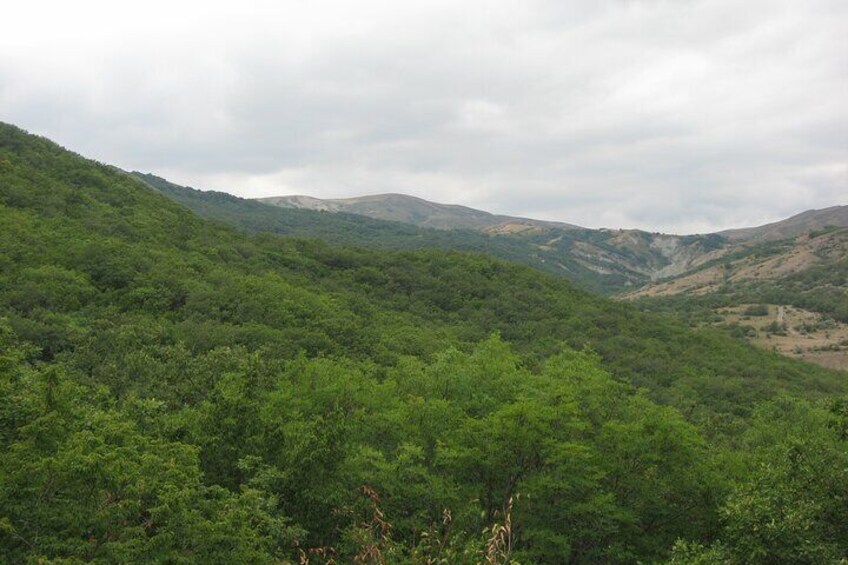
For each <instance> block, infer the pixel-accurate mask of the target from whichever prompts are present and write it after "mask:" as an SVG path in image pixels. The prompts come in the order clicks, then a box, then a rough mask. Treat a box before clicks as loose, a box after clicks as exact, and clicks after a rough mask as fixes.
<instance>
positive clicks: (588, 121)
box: [0, 0, 848, 233]
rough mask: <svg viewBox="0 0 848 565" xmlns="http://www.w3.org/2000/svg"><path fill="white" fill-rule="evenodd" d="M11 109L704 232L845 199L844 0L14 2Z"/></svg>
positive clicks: (188, 169) (423, 186)
mask: <svg viewBox="0 0 848 565" xmlns="http://www.w3.org/2000/svg"><path fill="white" fill-rule="evenodd" d="M0 120H2V121H6V122H11V123H14V124H16V125H18V126H20V127H22V128H24V129H27V130H29V131H31V132H33V133H38V134H41V135H44V136H47V137H50V138H51V139H53V140H55V141H57V142H59V143H61V144H62V145H64V146H66V147H68V148H70V149H72V150H74V151H76V152H78V153H81V154H83V155H85V156H87V157H91V158H95V159H98V160H100V161H104V162H107V163H111V164H115V165H118V166H120V167H123V168H126V169H131V170H132V169H135V170H140V171H144V172H153V173H155V174H159V175H161V176H164V177H165V178H167V179H169V180H171V181H173V182H177V183H179V184H187V185H191V186H194V187H196V188H203V189H215V190H223V191H226V192H231V193H233V194H237V195H239V196H246V197H253V196H271V195H283V194H307V195H311V196H316V197H322V198H334V197H345V196H357V195H362V194H373V193H380V192H402V193H407V194H413V195H416V196H420V197H423V198H427V199H430V200H435V201H437V202H446V203H456V204H464V205H467V206H472V207H475V208H480V209H484V210H488V211H492V212H498V213H506V214H513V215H521V216H529V217H534V218H543V219H554V220H562V221H566V222H571V223H576V224H580V225H584V226H589V227H601V226H604V227H638V228H643V229H649V230H653V231H665V232H675V233H695V232H707V231H713V230H717V229H721V228H727V227H738V226H743V225H755V224H761V223H764V222H766V221H771V220H775V219H779V218H782V217H786V216H789V215H791V214H794V213H797V212H800V211H803V210H806V209H809V208H822V207H827V206H832V205H836V204H848V2H846V1H845V0H701V1H699V0H642V1H640V0H606V1H604V0H586V1H539V2H535V1H530V0H521V1H515V2H510V1H503V0H479V1H477V0H474V1H462V0H427V1H417V0H416V1H409V0H407V1H403V2H399V1H397V0H394V1H389V0H385V1H381V0H377V1H372V0H352V1H348V2H342V1H322V0H317V1H316V0H310V1H308V2H307V1H297V0H291V1H268V2H253V1H249V0H240V1H237V2H208V1H207V2H196V3H195V2H180V1H177V0H169V1H167V2H163V1H158V0H153V1H150V0H148V1H146V2H133V3H124V2H116V1H114V0H112V1H103V2H88V1H75V2H68V1H62V2H43V1H38V0H28V1H26V2H10V3H8V5H6V6H4V9H3V16H2V21H1V22H0Z"/></svg>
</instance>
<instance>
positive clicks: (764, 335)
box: [716, 304, 848, 371]
mask: <svg viewBox="0 0 848 565" xmlns="http://www.w3.org/2000/svg"><path fill="white" fill-rule="evenodd" d="M751 306H752V305H749V304H743V305H740V306H734V307H732V308H720V309H718V310H717V311H716V313H717V314H719V315H720V316H721V317H722V318H723V322H718V323H719V324H730V325H736V324H738V326H739V328H738V330H737V331H738V333H740V334H744V335H745V337H746V339H747V340H748V341H749V342H750V343H752V344H753V345H756V346H758V347H762V348H764V349H771V350H773V351H776V352H778V353H781V354H783V355H786V356H787V357H793V358H796V359H803V360H805V361H809V362H811V363H816V364H817V365H821V366H823V367H828V368H831V369H839V370H842V371H848V325H846V324H842V323H839V322H836V321H834V320H832V319H830V318H825V317H824V316H822V315H821V314H817V313H815V312H810V311H808V310H803V309H801V308H796V307H794V306H785V305H775V304H769V305H768V315H766V316H753V315H749V314H746V311H749V309H750V308H751Z"/></svg>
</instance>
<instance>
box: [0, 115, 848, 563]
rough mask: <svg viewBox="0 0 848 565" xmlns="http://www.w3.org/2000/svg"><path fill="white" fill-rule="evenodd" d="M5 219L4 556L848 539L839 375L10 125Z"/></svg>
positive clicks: (566, 557) (351, 552)
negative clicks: (129, 170) (258, 206)
mask: <svg viewBox="0 0 848 565" xmlns="http://www.w3.org/2000/svg"><path fill="white" fill-rule="evenodd" d="M0 222H1V223H0V225H2V229H0V250H2V252H0V319H2V322H0V452H1V453H3V457H2V458H0V560H3V561H7V562H11V563H18V562H45V563H75V562H101V563H112V562H175V563H177V562H187V563H188V562H203V563H217V562H220V563H237V562H246V563H263V562H267V563H287V562H292V563H294V562H297V561H298V559H306V558H309V559H310V562H312V563H316V562H323V561H322V559H324V560H326V558H322V554H326V555H335V559H336V561H337V562H340V563H351V562H359V563H380V562H385V563H400V564H403V563H420V564H424V563H456V564H464V563H468V564H471V563H478V562H487V561H486V559H489V558H490V557H491V559H490V560H489V561H488V562H497V563H504V562H506V561H505V559H507V554H509V557H508V558H509V559H511V561H509V562H512V563H519V562H520V563H522V564H525V565H527V564H533V563H539V564H541V563H637V562H643V563H646V562H661V561H664V560H667V559H672V560H675V561H677V562H687V560H696V559H698V560H701V562H715V563H726V562H729V563H757V562H774V563H827V562H833V563H838V562H839V559H840V558H841V557H843V556H844V555H845V553H846V548H848V541H846V540H848V532H846V530H845V526H844V524H846V523H848V511H847V510H846V506H845V500H846V499H848V498H846V496H848V493H846V492H845V487H844V485H845V484H848V480H846V478H848V477H845V472H844V469H845V468H846V449H847V447H846V441H848V440H847V439H846V429H848V428H846V416H845V414H846V410H845V408H844V401H843V402H842V403H840V402H839V401H838V398H839V397H840V395H844V394H845V392H846V383H845V378H844V374H840V373H836V372H830V371H826V370H824V369H820V368H816V367H813V366H809V365H806V364H803V363H800V362H795V361H791V360H788V359H784V358H781V357H778V356H777V355H774V354H772V353H769V352H763V351H759V350H755V349H753V348H751V347H748V346H746V345H745V344H743V343H740V342H737V341H735V340H733V339H730V338H728V337H726V336H724V335H723V334H720V333H716V332H709V331H692V330H689V329H688V328H686V327H685V325H684V324H682V323H679V322H676V321H674V320H673V319H672V318H670V317H661V316H656V315H649V314H644V313H640V312H638V311H636V310H635V309H633V308H631V307H629V306H627V305H621V304H615V303H613V302H610V301H607V300H605V299H603V298H599V297H595V296H592V295H589V294H586V293H584V292H582V291H580V290H577V289H575V288H574V287H573V286H571V285H570V284H569V283H567V282H565V281H563V280H560V279H556V278H554V277H551V276H547V275H544V274H542V273H539V272H536V271H534V270H532V269H529V268H527V267H522V266H517V265H513V264H510V263H506V262H503V261H499V260H495V259H491V258H488V257H486V256H483V255H474V254H462V253H448V252H443V251H407V252H387V251H382V252H378V251H366V250H361V249H354V248H334V247H331V246H327V245H326V244H323V243H320V242H316V241H311V240H302V239H290V238H281V237H278V236H274V235H269V234H264V235H254V236H251V235H245V234H241V233H238V232H236V231H234V230H233V229H231V228H229V227H226V226H223V225H221V224H216V223H212V222H210V221H207V220H202V219H200V218H198V217H197V216H195V215H194V214H193V213H191V212H189V211H188V210H186V209H184V208H182V207H180V206H179V205H177V204H174V203H172V202H170V201H168V200H167V199H165V198H164V197H162V196H161V195H159V194H157V193H155V192H154V191H152V190H150V189H149V187H147V186H145V185H144V184H142V183H140V182H139V181H138V180H136V179H134V178H132V177H130V176H128V175H126V174H124V173H121V172H119V171H115V170H114V169H111V168H109V167H106V166H103V165H98V164H96V163H92V162H90V161H86V160H84V159H82V158H80V157H78V156H75V155H73V154H70V153H68V152H66V151H64V150H62V149H60V148H59V147H57V146H55V145H54V144H52V143H50V142H48V141H46V140H43V139H39V138H34V137H32V136H29V135H27V134H25V133H23V132H21V131H20V130H17V129H16V128H13V127H10V126H0ZM501 542H504V543H501ZM506 542H508V543H506ZM492 559H499V561H498V560H495V561H493V560H492ZM711 559H712V561H710V560H711Z"/></svg>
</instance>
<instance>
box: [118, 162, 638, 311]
mask: <svg viewBox="0 0 848 565" xmlns="http://www.w3.org/2000/svg"><path fill="white" fill-rule="evenodd" d="M132 174H133V175H134V176H135V177H137V178H139V179H141V180H143V181H144V182H145V183H147V184H149V185H150V186H152V187H153V188H155V189H156V190H158V191H159V192H161V193H162V194H164V195H165V196H167V197H168V198H171V199H172V200H175V201H176V202H179V203H180V204H182V205H183V206H185V207H187V208H189V209H190V210H193V211H194V212H196V213H197V214H199V215H201V216H202V217H204V218H209V219H212V220H220V221H222V222H225V223H227V224H229V225H232V226H235V227H237V228H239V229H242V230H245V231H248V232H251V233H257V232H269V233H276V234H280V235H290V236H297V237H303V238H314V239H321V240H323V241H325V242H328V243H331V244H333V245H337V246H355V247H366V248H372V249H391V250H417V249H440V250H445V251H470V252H475V253H489V254H492V255H494V256H496V257H499V258H501V259H506V260H509V261H515V262H518V263H523V264H525V265H529V266H531V267H534V268H536V269H539V270H540V271H544V272H546V273H551V274H554V275H559V276H564V277H566V278H568V279H569V280H571V281H572V282H574V283H576V284H577V285H578V286H580V287H582V288H584V289H587V290H593V291H596V292H601V293H605V294H609V293H612V292H616V291H618V290H621V289H622V288H623V287H624V286H625V285H626V284H627V283H628V281H631V280H640V281H641V280H644V279H645V277H644V276H643V275H640V274H637V273H633V272H630V271H627V270H625V273H624V274H622V273H602V272H598V271H597V270H593V269H591V268H588V267H587V266H585V265H583V264H581V263H580V262H579V261H576V260H575V258H574V257H573V256H572V255H571V253H570V247H569V244H570V243H571V242H573V241H574V240H575V239H580V238H582V237H585V235H584V233H589V232H592V231H593V230H583V229H578V230H557V233H559V232H560V231H561V232H562V233H567V234H568V236H567V237H566V241H563V242H561V243H560V244H559V245H558V246H557V247H556V248H554V247H550V246H548V247H546V246H544V245H543V243H544V242H546V241H548V240H550V239H552V238H553V237H555V235H549V236H548V237H547V238H545V237H543V236H541V235H538V234H537V235H536V236H534V237H515V236H509V235H494V234H487V233H483V232H480V231H475V230H472V229H450V230H447V229H430V228H422V227H418V226H414V225H412V224H405V223H401V222H394V221H388V220H381V219H376V218H370V217H368V216H362V215H358V214H349V213H345V212H323V211H316V210H306V209H300V208H281V207H278V206H272V205H270V204H264V203H261V202H258V201H256V200H248V199H244V198H239V197H237V196H233V195H231V194H227V193H224V192H214V191H200V190H195V189H192V188H188V187H183V186H179V185H175V184H173V183H170V182H168V181H166V180H165V179H163V178H160V177H157V176H155V175H150V174H142V173H132ZM572 232H573V233H572Z"/></svg>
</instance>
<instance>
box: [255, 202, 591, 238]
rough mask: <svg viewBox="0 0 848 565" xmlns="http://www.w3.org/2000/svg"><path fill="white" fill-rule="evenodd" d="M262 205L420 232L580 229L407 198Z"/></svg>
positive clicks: (562, 224) (557, 223)
mask: <svg viewBox="0 0 848 565" xmlns="http://www.w3.org/2000/svg"><path fill="white" fill-rule="evenodd" d="M257 200H259V201H260V202H264V203H265V204H273V205H274V206H280V207H282V208H300V209H306V210H319V211H325V212H346V213H348V214H360V215H362V216H368V217H370V218H377V219H379V220H390V221H395V222H403V223H405V224H412V225H415V226H419V227H423V228H435V229H442V230H445V229H472V230H478V231H486V232H493V233H504V232H507V233H512V232H515V231H524V230H526V229H533V228H560V229H577V228H579V227H580V226H575V225H573V224H568V223H565V222H551V221H545V220H534V219H530V218H519V217H515V216H505V215H500V214H492V213H490V212H485V211H483V210H477V209H474V208H469V207H467V206H460V205H457V204H440V203H438V202H431V201H429V200H424V199H423V198H418V197H416V196H409V195H407V194H396V193H390V194H374V195H369V196H358V197H355V198H336V199H321V198H313V197H311V196H302V195H295V196H273V197H269V198H258V199H257Z"/></svg>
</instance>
